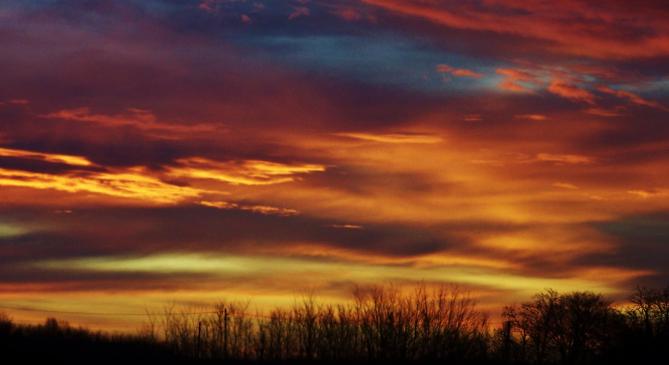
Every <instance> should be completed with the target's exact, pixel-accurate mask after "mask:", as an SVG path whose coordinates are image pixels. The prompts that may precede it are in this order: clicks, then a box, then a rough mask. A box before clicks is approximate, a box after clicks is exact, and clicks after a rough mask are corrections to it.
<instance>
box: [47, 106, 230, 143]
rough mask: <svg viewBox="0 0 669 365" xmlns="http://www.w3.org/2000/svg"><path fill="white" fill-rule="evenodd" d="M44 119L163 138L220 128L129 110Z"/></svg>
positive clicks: (78, 111) (63, 113)
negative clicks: (125, 129)
mask: <svg viewBox="0 0 669 365" xmlns="http://www.w3.org/2000/svg"><path fill="white" fill-rule="evenodd" d="M42 117H43V118H48V119H61V120H68V121H74V122H89V123H96V124H100V125H102V126H105V127H114V128H117V127H128V126H131V127H134V128H137V129H140V130H143V131H147V132H151V133H153V134H155V135H157V136H161V137H166V138H169V137H173V138H178V137H181V135H180V134H186V133H215V132H216V131H220V126H217V125H213V124H192V125H180V124H171V123H166V122H164V121H161V122H158V121H157V119H156V116H155V115H154V114H153V113H151V112H150V111H148V110H142V109H136V108H129V109H127V111H126V113H123V114H116V115H105V114H93V113H91V111H90V109H89V108H75V109H63V110H59V111H56V112H53V113H48V114H45V115H42Z"/></svg>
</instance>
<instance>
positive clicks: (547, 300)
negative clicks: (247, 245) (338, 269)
mask: <svg viewBox="0 0 669 365" xmlns="http://www.w3.org/2000/svg"><path fill="white" fill-rule="evenodd" d="M631 301H632V306H631V307H629V308H625V309H617V308H614V307H613V306H611V304H610V303H609V302H607V301H605V300H604V299H603V298H602V297H601V296H600V295H597V294H593V293H588V292H575V293H568V294H558V293H556V292H553V291H545V292H542V293H539V294H537V295H536V296H535V297H534V298H533V300H532V301H529V302H527V303H523V304H521V305H517V306H512V307H507V308H504V312H503V318H504V324H503V325H502V327H501V328H496V329H491V328H490V326H488V325H487V322H486V317H485V315H483V314H482V313H480V312H478V311H477V310H476V307H475V303H474V302H473V301H472V300H470V299H469V298H468V297H467V296H466V295H463V294H461V293H460V292H458V291H457V290H452V289H440V290H435V291H429V290H427V289H425V288H424V287H419V288H418V289H417V290H416V291H415V292H414V293H412V294H402V293H400V292H399V291H397V290H394V289H392V288H381V287H379V288H372V289H366V290H357V291H356V292H355V301H353V302H352V303H351V304H349V305H342V306H323V305H318V304H316V303H315V302H314V301H313V300H310V299H306V300H304V301H303V302H302V303H300V304H296V305H295V306H294V307H293V308H290V309H281V310H274V311H272V312H271V313H270V314H269V315H267V316H260V315H257V314H256V315H252V314H250V313H248V312H247V310H246V309H247V306H245V305H242V304H239V303H220V304H219V305H217V306H216V307H215V308H214V310H213V311H208V312H203V313H195V314H194V313H192V312H189V311H186V310H175V309H174V308H170V309H166V310H165V312H164V313H160V314H154V315H152V316H149V320H148V321H147V326H146V328H145V329H144V330H143V331H142V332H141V334H137V335H112V334H105V333H100V332H92V331H90V330H87V329H82V328H73V327H71V326H69V325H67V324H66V323H64V322H59V321H58V320H56V319H47V320H46V322H45V323H44V324H41V325H19V324H15V323H13V322H12V321H11V319H10V318H9V317H7V316H4V315H2V314H0V363H2V364H24V363H33V362H35V363H38V364H60V363H63V364H75V363H76V364H79V363H81V364H84V363H85V364H124V363H147V364H321V363H322V364H342V363H345V364H365V363H416V364H424V363H429V364H642V363H648V364H661V363H665V362H666V361H667V359H669V289H664V290H654V289H646V288H640V289H638V290H637V292H636V293H634V294H633V295H632V296H631Z"/></svg>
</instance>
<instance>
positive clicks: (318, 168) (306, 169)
mask: <svg viewBox="0 0 669 365" xmlns="http://www.w3.org/2000/svg"><path fill="white" fill-rule="evenodd" d="M322 171H325V166H323V165H316V164H282V163H276V162H269V161H253V160H249V161H231V162H217V161H211V160H208V159H205V158H200V157H192V158H184V159H179V160H177V165H176V166H170V167H168V168H167V174H168V175H169V176H172V177H178V178H191V179H209V180H217V181H221V182H225V183H228V184H233V185H273V184H281V183H287V182H292V181H295V179H297V178H298V176H299V175H302V174H309V173H314V172H322Z"/></svg>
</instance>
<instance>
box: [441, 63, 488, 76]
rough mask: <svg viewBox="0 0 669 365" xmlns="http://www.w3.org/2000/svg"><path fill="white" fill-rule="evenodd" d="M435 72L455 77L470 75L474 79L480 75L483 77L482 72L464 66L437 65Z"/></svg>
mask: <svg viewBox="0 0 669 365" xmlns="http://www.w3.org/2000/svg"><path fill="white" fill-rule="evenodd" d="M437 72H439V73H442V74H448V75H453V76H457V77H470V78H474V79H480V78H481V77H483V74H482V73H478V72H476V71H472V70H469V69H466V68H457V67H452V66H449V65H446V64H439V65H437Z"/></svg>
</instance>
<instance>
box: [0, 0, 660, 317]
mask: <svg viewBox="0 0 669 365" xmlns="http://www.w3.org/2000/svg"><path fill="white" fill-rule="evenodd" d="M667 19H669V7H668V6H667V5H666V1H651V0H648V1H626V0H611V1H597V2H594V1H586V0H566V1H522V0H463V1H455V0H453V1H436V0H362V1H356V0H342V1H325V0H294V1H293V0H291V1H288V0H286V1H278V0H272V1H270V0H257V1H254V0H204V1H202V0H174V1H167V0H127V1H111V0H107V1H104V0H90V1H75V0H42V1H38V0H27V1H24V0H22V1H18V0H16V1H12V0H10V1H2V2H0V70H2V72H0V311H5V312H7V313H9V314H10V315H11V316H12V317H13V318H15V319H16V320H19V321H33V320H40V321H41V320H43V318H44V317H45V316H46V315H51V314H48V313H47V312H44V311H45V310H49V311H71V312H90V313H100V315H92V314H87V315H76V314H59V315H58V317H60V318H64V319H67V320H70V321H71V322H73V323H81V324H85V325H89V326H93V327H96V328H110V329H123V328H133V327H134V326H137V325H138V323H139V322H141V321H142V320H143V318H142V317H141V316H132V315H131V314H142V313H144V311H145V310H146V309H149V310H156V309H157V308H161V307H162V306H164V305H166V304H169V303H176V304H179V305H191V306H199V305H206V304H209V303H214V302H216V301H217V300H220V299H223V298H226V299H242V298H244V299H250V300H251V301H252V303H253V304H252V305H253V306H254V308H255V307H258V308H260V309H262V308H266V307H267V306H274V305H281V304H289V303H292V302H293V300H294V298H295V297H296V295H299V294H300V293H305V292H307V291H309V292H315V293H317V294H318V295H320V296H321V297H322V298H325V300H329V301H340V300H345V299H347V298H349V293H350V290H351V287H352V285H353V284H373V283H387V282H395V283H397V284H398V285H400V286H401V285H412V284H413V283H416V282H420V281H424V282H425V283H428V284H440V283H453V284H457V285H459V286H460V287H462V288H465V289H466V290H468V291H470V292H471V293H472V295H473V296H474V297H476V298H477V300H478V301H479V303H480V305H481V307H482V308H490V309H491V310H498V308H500V307H501V306H502V305H505V304H512V303H516V302H518V301H522V300H526V299H528V298H529V297H530V296H531V295H532V294H533V293H535V292H537V291H539V290H542V289H545V288H554V289H556V290H559V291H568V290H593V291H596V292H600V293H603V294H605V295H607V296H608V297H610V298H613V299H618V300H623V299H624V298H625V297H626V295H627V293H628V292H629V290H630V289H631V288H633V287H634V286H635V285H636V284H646V285H654V286H659V285H666V284H667V283H668V282H669V168H668V167H669V21H667ZM12 308H14V309H12ZM19 309H20V310H19ZM105 314H116V315H105ZM124 314H129V315H124Z"/></svg>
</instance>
